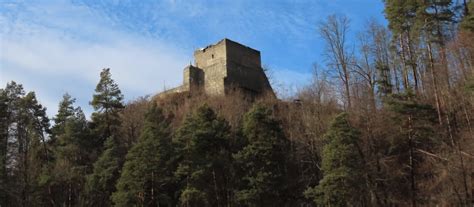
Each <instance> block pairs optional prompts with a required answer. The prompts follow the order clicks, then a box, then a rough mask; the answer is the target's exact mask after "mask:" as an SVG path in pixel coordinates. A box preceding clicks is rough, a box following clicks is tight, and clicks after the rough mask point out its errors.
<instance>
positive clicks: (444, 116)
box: [0, 0, 474, 207]
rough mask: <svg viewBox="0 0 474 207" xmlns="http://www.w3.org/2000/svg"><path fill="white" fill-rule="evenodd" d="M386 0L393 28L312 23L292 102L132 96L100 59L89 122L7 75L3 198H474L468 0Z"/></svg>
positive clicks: (71, 103) (364, 202)
mask: <svg viewBox="0 0 474 207" xmlns="http://www.w3.org/2000/svg"><path fill="white" fill-rule="evenodd" d="M384 3H385V16H386V18H387V20H388V23H389V24H388V27H385V26H384V25H383V24H381V23H378V22H376V21H375V20H372V21H368V22H367V24H366V25H365V26H364V27H363V28H353V27H351V24H350V19H348V18H347V17H345V16H343V15H332V16H328V17H327V19H324V20H321V22H320V23H319V24H317V25H315V28H316V29H315V30H316V31H317V33H316V32H315V34H307V35H319V36H320V37H321V38H322V39H323V40H324V41H325V43H326V44H325V54H324V55H325V57H326V59H325V60H324V61H323V60H321V62H319V63H318V64H315V67H314V73H313V77H312V81H311V83H310V84H308V85H306V86H305V87H304V88H301V89H300V90H299V91H297V92H296V93H295V94H291V95H290V96H288V97H286V98H283V99H275V98H273V97H272V96H269V97H258V98H255V99H254V98H249V97H247V96H245V95H243V94H241V93H239V91H235V92H232V93H229V94H228V95H226V96H207V95H205V94H199V93H193V94H174V95H169V96H167V97H164V98H163V97H160V98H158V97H143V98H139V99H136V100H133V101H129V102H127V103H125V101H124V95H123V94H122V92H121V90H120V87H119V85H118V84H117V83H116V82H115V81H114V80H113V78H112V70H113V69H112V70H111V69H103V70H102V72H101V73H100V81H99V82H98V84H97V86H96V89H95V91H94V92H91V99H90V102H89V103H90V105H91V106H92V107H93V109H94V112H93V113H92V115H91V118H90V119H88V118H86V116H85V114H84V113H83V111H82V110H81V108H80V107H78V106H77V105H76V103H75V101H76V99H75V98H74V97H72V96H71V95H69V94H65V95H64V96H63V100H62V101H61V102H60V103H58V105H59V110H58V111H57V113H56V115H55V116H54V117H48V116H47V113H46V108H45V107H44V106H42V105H41V104H40V102H41V101H40V100H37V98H36V95H35V92H33V91H30V92H27V91H25V89H24V88H23V86H22V85H21V84H20V83H16V82H14V81H13V80H12V81H11V82H9V83H8V84H7V85H6V86H5V87H4V88H1V89H0V206H1V207H3V206H473V205H474V123H473V122H474V118H473V117H474V1H466V0H464V1H451V0H437V1H419V0H403V1H402V0H385V1H384ZM275 24H277V23H275ZM349 35H355V36H357V39H356V41H354V42H352V41H351V42H349V41H348V40H349V38H348V36H349ZM275 81H278V80H275Z"/></svg>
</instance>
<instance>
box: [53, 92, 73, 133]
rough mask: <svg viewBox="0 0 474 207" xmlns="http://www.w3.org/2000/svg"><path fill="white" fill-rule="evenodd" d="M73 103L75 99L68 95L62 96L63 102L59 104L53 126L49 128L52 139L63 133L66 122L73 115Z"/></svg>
mask: <svg viewBox="0 0 474 207" xmlns="http://www.w3.org/2000/svg"><path fill="white" fill-rule="evenodd" d="M74 102H76V99H75V98H72V97H71V95H69V94H68V93H66V94H64V95H63V100H61V102H59V108H58V113H57V114H56V117H54V118H53V121H54V126H53V127H52V128H51V132H52V136H53V137H54V136H55V135H59V134H62V133H64V128H65V127H66V121H67V120H68V119H69V118H70V117H72V116H73V115H74V114H75V109H74V106H73V104H74ZM53 139H54V138H53Z"/></svg>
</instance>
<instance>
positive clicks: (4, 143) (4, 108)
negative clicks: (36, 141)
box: [0, 89, 9, 206]
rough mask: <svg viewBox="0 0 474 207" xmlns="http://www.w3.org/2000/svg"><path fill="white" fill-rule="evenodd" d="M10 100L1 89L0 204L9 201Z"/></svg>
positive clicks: (4, 204) (3, 204) (2, 204)
mask: <svg viewBox="0 0 474 207" xmlns="http://www.w3.org/2000/svg"><path fill="white" fill-rule="evenodd" d="M8 102H9V101H8V97H7V91H5V90H4V89H0V206H7V203H8V199H7V198H8V189H7V188H8V170H7V160H8V158H7V157H8V126H9V113H8Z"/></svg>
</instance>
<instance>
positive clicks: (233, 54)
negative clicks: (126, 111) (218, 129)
mask: <svg viewBox="0 0 474 207" xmlns="http://www.w3.org/2000/svg"><path fill="white" fill-rule="evenodd" d="M194 59H195V60H194V61H195V63H194V65H189V66H187V67H186V68H185V69H184V75H183V77H184V80H183V85H181V86H179V87H176V88H173V89H171V90H167V91H165V92H163V93H161V94H160V96H164V95H167V94H170V93H183V92H193V91H198V90H202V91H204V92H205V93H206V94H208V95H225V94H227V93H229V92H230V91H231V90H236V89H238V90H241V91H243V92H244V93H248V94H251V95H261V94H264V93H270V94H272V95H273V90H272V88H271V86H270V83H269V82H268V78H267V76H266V75H265V73H264V71H263V69H262V66H261V60H260V52H259V51H258V50H255V49H252V48H250V47H247V46H244V45H242V44H239V43H237V42H234V41H232V40H229V39H223V40H221V41H219V42H218V43H216V44H214V45H209V46H207V47H206V48H203V49H200V50H196V51H195V52H194Z"/></svg>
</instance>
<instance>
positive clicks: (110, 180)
mask: <svg viewBox="0 0 474 207" xmlns="http://www.w3.org/2000/svg"><path fill="white" fill-rule="evenodd" d="M104 147H105V150H104V152H103V153H102V155H101V156H100V157H99V159H98V160H97V162H95V163H94V170H93V172H92V174H90V175H88V176H87V181H86V186H85V193H86V195H85V203H86V205H88V206H111V200H110V195H111V194H112V193H113V192H115V182H116V181H117V179H118V177H119V176H120V168H121V164H122V163H121V158H122V156H123V153H122V152H121V149H120V147H119V145H118V143H117V140H116V138H115V137H113V136H111V137H109V138H108V139H107V140H106V142H105V145H104Z"/></svg>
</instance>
